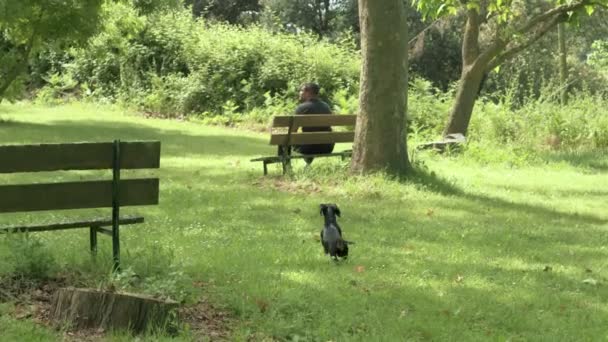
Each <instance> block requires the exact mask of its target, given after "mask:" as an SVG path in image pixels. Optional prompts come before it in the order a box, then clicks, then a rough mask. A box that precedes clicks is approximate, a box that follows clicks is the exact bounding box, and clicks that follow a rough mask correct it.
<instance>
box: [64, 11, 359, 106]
mask: <svg viewBox="0 0 608 342" xmlns="http://www.w3.org/2000/svg"><path fill="white" fill-rule="evenodd" d="M103 18H104V29H103V31H102V32H101V33H100V34H99V35H97V36H95V37H93V38H92V39H91V40H90V42H89V44H88V47H87V48H84V49H77V50H73V52H72V56H71V60H70V62H69V63H65V64H64V69H63V72H64V73H68V74H70V75H71V76H70V77H73V78H74V79H75V80H77V81H78V82H79V83H80V84H81V85H83V86H86V89H87V91H89V92H90V93H91V95H92V96H94V97H97V98H107V99H111V100H117V101H120V102H122V103H124V104H127V105H130V106H135V107H136V108H139V109H141V110H144V111H146V112H152V113H156V114H161V115H164V116H182V115H189V114H202V115H204V116H209V113H212V114H213V115H218V114H219V115H222V114H226V115H236V114H239V113H243V112H256V111H257V113H254V114H255V115H259V112H260V109H262V110H264V108H263V107H264V106H265V105H267V104H268V101H269V100H268V98H269V97H270V98H272V99H273V101H274V99H283V98H286V97H290V98H292V99H294V100H295V99H296V94H297V90H298V86H299V85H300V84H301V83H303V82H307V81H316V82H318V83H319V84H321V85H322V87H323V94H322V95H323V97H325V98H326V99H328V100H329V101H331V100H332V98H333V96H334V94H335V93H336V92H337V91H339V90H341V89H346V90H347V91H349V92H353V91H354V88H355V85H356V83H357V82H358V78H359V61H358V58H357V55H356V54H355V53H354V52H353V51H352V49H351V48H349V47H341V46H337V45H333V44H329V43H326V42H319V41H318V40H317V39H316V38H315V37H313V36H310V35H307V34H300V35H295V36H294V35H290V34H285V33H276V34H273V33H271V32H269V31H266V30H264V29H262V28H259V27H255V26H252V27H249V28H246V29H245V28H237V27H233V26H228V25H224V24H205V23H204V22H203V21H201V20H198V21H197V20H195V19H193V18H192V16H191V14H190V13H188V11H186V10H180V11H168V12H163V13H156V14H151V15H148V16H142V15H140V14H138V13H137V11H136V10H135V9H133V8H132V7H129V6H128V5H127V4H124V3H118V4H108V5H107V6H105V8H104V11H103ZM275 102H276V101H275ZM291 111H293V108H290V110H289V112H291Z"/></svg>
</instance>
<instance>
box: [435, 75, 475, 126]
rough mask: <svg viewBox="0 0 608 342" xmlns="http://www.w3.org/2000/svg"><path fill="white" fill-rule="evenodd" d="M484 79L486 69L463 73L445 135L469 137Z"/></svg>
mask: <svg viewBox="0 0 608 342" xmlns="http://www.w3.org/2000/svg"><path fill="white" fill-rule="evenodd" d="M483 77H484V69H481V68H477V69H471V70H468V71H467V72H463V73H462V76H461V77H460V84H459V85H458V92H457V93H456V99H455V100H454V104H453V105H452V110H451V111H450V118H449V121H448V124H447V125H446V128H445V130H444V132H443V135H444V136H446V135H448V134H453V133H461V134H462V135H465V136H466V135H467V130H468V128H469V122H470V121H471V115H472V114H473V108H474V107H475V101H476V100H477V95H478V94H479V87H480V86H481V81H482V80H483Z"/></svg>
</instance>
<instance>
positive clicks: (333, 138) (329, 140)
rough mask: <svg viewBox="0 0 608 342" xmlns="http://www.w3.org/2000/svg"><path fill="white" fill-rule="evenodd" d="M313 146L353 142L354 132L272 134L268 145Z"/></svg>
mask: <svg viewBox="0 0 608 342" xmlns="http://www.w3.org/2000/svg"><path fill="white" fill-rule="evenodd" d="M288 138H289V145H315V144H317V145H318V144H333V143H345V142H353V141H354V140H355V132H305V133H291V136H289V135H288V134H286V133H285V134H273V135H271V136H270V145H287V139H288Z"/></svg>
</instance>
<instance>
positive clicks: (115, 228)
mask: <svg viewBox="0 0 608 342" xmlns="http://www.w3.org/2000/svg"><path fill="white" fill-rule="evenodd" d="M113 157H114V159H113V163H112V175H113V178H112V256H113V259H114V271H120V234H119V225H118V221H119V215H120V201H119V198H120V197H119V195H120V187H119V186H120V159H121V158H120V140H114V153H113Z"/></svg>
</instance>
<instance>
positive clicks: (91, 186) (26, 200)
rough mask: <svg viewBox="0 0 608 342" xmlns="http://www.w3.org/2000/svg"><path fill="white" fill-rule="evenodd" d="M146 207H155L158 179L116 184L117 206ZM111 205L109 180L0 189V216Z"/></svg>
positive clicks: (127, 181)
mask: <svg viewBox="0 0 608 342" xmlns="http://www.w3.org/2000/svg"><path fill="white" fill-rule="evenodd" d="M150 204H158V178H146V179H128V180H122V181H120V205H121V206H133V205H150ZM111 206H112V181H87V182H66V183H49V184H17V185H2V186H0V213H7V212H22V211H39V210H61V209H85V208H107V207H111Z"/></svg>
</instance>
